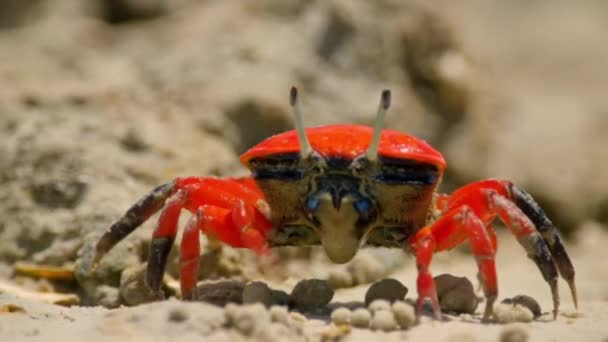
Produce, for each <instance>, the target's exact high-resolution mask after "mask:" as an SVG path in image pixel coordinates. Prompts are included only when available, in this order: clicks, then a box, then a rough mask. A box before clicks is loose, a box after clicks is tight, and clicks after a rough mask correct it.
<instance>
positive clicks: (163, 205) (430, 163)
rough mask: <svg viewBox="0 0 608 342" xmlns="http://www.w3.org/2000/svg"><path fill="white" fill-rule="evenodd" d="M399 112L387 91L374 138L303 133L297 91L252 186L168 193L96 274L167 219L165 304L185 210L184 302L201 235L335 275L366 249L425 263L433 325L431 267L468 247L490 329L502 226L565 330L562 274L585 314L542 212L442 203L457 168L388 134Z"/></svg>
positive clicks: (487, 202) (217, 185) (153, 282)
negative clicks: (313, 263)
mask: <svg viewBox="0 0 608 342" xmlns="http://www.w3.org/2000/svg"><path fill="white" fill-rule="evenodd" d="M390 102H391V96H390V91H388V90H384V91H383V92H382V95H381V99H380V104H379V107H378V112H377V116H376V120H375V124H374V127H370V126H363V125H328V126H320V127H315V128H307V129H304V126H303V124H302V114H301V110H300V106H299V100H298V91H297V89H296V88H295V87H292V88H291V92H290V103H291V106H292V108H293V112H294V116H295V126H296V129H294V130H291V131H287V132H284V133H282V134H278V135H275V136H272V137H270V138H268V139H266V140H264V141H262V142H261V143H259V144H258V145H256V146H254V147H253V148H251V149H250V150H249V151H247V152H245V153H244V154H243V155H242V156H241V157H240V160H241V162H242V163H243V164H244V165H245V166H246V167H247V168H248V169H249V170H250V171H251V176H248V177H240V178H217V177H183V178H177V179H175V180H173V181H170V182H168V183H166V184H163V185H160V186H158V187H157V188H155V189H154V190H152V191H151V192H150V193H148V194H147V195H145V196H143V197H142V198H141V199H140V200H139V201H138V202H137V203H135V204H134V205H133V206H132V207H131V208H130V209H128V210H127V211H126V213H125V214H124V215H123V216H122V217H121V218H120V219H119V220H118V221H116V222H115V223H114V224H113V225H111V227H110V228H109V229H108V230H107V231H106V232H105V233H104V234H103V235H102V237H101V238H100V240H99V241H98V243H97V244H96V247H95V255H94V257H93V264H94V265H96V264H97V263H98V262H99V261H100V259H101V257H102V256H103V255H104V254H106V253H107V252H108V251H109V250H111V249H112V248H113V247H114V245H116V244H117V243H118V242H119V241H121V240H122V239H124V238H125V237H126V236H127V235H129V234H130V233H131V232H133V231H134V230H135V229H136V228H137V227H138V226H140V225H141V224H142V223H143V222H144V221H146V220H147V219H148V218H149V217H150V216H152V215H153V214H155V213H156V212H158V211H160V210H161V209H162V212H161V213H160V216H159V219H158V224H157V226H156V229H155V230H154V232H153V235H152V240H151V245H150V252H149V259H148V263H147V273H146V279H145V281H146V284H147V285H148V287H149V288H150V289H151V290H152V291H154V292H156V293H159V292H160V291H161V285H162V278H163V274H164V271H165V265H166V262H167V257H168V255H169V252H170V250H171V248H172V245H173V243H174V240H175V238H176V233H177V231H178V218H179V216H180V212H181V211H182V210H183V209H186V210H188V211H189V212H191V213H192V214H193V215H192V216H191V218H190V219H189V221H188V222H187V224H186V225H185V228H184V230H183V235H182V241H181V250H180V286H181V295H182V298H183V299H185V300H191V299H194V298H195V290H196V285H197V274H198V269H199V264H200V258H199V257H200V240H199V237H200V236H199V234H201V233H202V234H206V235H208V236H210V237H213V238H215V239H217V240H219V241H221V242H223V243H226V244H228V245H230V246H232V247H236V248H247V249H250V250H253V251H254V252H256V253H257V254H258V255H268V253H269V252H270V250H271V248H273V247H278V246H305V245H306V246H310V245H321V246H322V247H323V249H324V251H325V253H326V254H327V256H328V257H329V259H330V260H331V261H333V262H335V263H346V262H348V261H350V260H351V259H352V258H353V257H354V256H355V254H356V253H357V251H358V250H359V249H360V248H361V247H362V246H363V245H372V246H384V247H394V248H400V249H403V250H405V251H408V252H410V253H411V254H413V255H414V256H415V258H416V266H417V268H418V276H417V282H416V284H417V290H418V299H417V302H416V313H417V315H418V316H419V315H420V314H421V312H422V308H423V304H424V303H425V302H426V301H427V300H430V302H431V305H432V309H433V314H434V316H435V317H436V318H437V319H441V310H440V306H439V302H438V299H437V293H436V289H435V284H434V279H433V276H432V275H431V271H430V264H431V259H432V257H433V254H434V253H437V252H440V251H445V250H449V249H452V248H454V247H456V246H458V245H460V244H462V243H465V242H469V244H470V247H471V250H472V254H473V257H474V259H475V261H476V263H477V267H478V278H479V282H480V286H481V288H482V289H483V292H484V295H485V299H486V301H485V303H486V304H485V310H484V313H483V320H484V321H488V320H491V318H492V317H493V304H494V302H495V300H496V298H497V295H498V282H497V275H496V265H495V255H496V250H497V246H498V243H497V239H496V235H495V230H494V228H493V226H492V222H493V221H494V220H495V218H499V219H500V220H502V222H503V223H504V224H505V226H506V227H508V229H509V230H510V232H511V233H512V234H513V235H514V236H515V238H516V239H517V241H518V242H519V243H520V244H521V245H522V246H523V248H524V249H525V251H526V253H527V255H528V257H529V258H530V259H532V260H533V261H534V263H536V265H537V266H538V268H539V270H540V273H541V274H542V277H543V278H544V280H545V281H546V282H547V283H548V285H549V287H550V290H551V294H552V300H553V314H554V318H555V317H556V316H557V313H558V309H559V293H558V274H559V275H560V276H561V277H562V278H563V279H564V280H565V281H566V282H567V284H568V285H569V287H570V291H571V295H572V298H573V302H574V305H575V307H577V308H578V301H577V293H576V286H575V281H574V274H575V272H574V267H573V265H572V262H571V260H570V257H569V256H568V253H567V252H566V249H565V247H564V244H563V243H562V240H561V238H560V235H559V232H558V230H557V229H556V227H555V226H554V225H553V223H552V222H551V220H549V218H548V217H547V215H546V214H545V213H544V211H543V210H542V209H541V208H540V206H539V205H538V204H537V202H536V201H535V200H534V199H533V198H532V197H531V196H530V195H529V194H528V193H527V192H526V191H524V190H522V189H521V188H520V187H518V186H516V185H514V184H513V183H511V182H509V181H506V180H499V179H487V180H482V181H477V182H474V183H470V184H468V185H465V186H463V187H461V188H459V189H457V190H456V191H455V192H453V193H452V194H443V193H439V192H438V191H437V188H438V185H439V184H440V182H441V179H442V175H443V173H444V170H445V168H446V162H445V160H444V158H443V156H442V155H441V153H440V152H438V151H437V150H435V149H434V148H433V147H431V146H430V145H429V144H428V143H426V142H425V141H424V140H422V139H419V138H416V137H414V136H412V135H409V134H406V133H402V132H398V131H394V130H389V129H383V128H382V125H383V121H384V116H385V113H386V111H387V109H388V108H389V106H390ZM161 293H162V292H161Z"/></svg>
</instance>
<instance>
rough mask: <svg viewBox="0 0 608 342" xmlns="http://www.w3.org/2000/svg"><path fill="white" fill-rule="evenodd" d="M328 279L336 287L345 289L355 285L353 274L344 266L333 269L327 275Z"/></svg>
mask: <svg viewBox="0 0 608 342" xmlns="http://www.w3.org/2000/svg"><path fill="white" fill-rule="evenodd" d="M327 281H328V282H329V285H331V287H332V288H334V289H343V288H347V287H353V286H354V285H355V281H354V279H353V275H352V274H351V273H350V272H349V271H348V270H347V269H344V268H338V269H334V270H331V271H330V272H329V275H328V277H327Z"/></svg>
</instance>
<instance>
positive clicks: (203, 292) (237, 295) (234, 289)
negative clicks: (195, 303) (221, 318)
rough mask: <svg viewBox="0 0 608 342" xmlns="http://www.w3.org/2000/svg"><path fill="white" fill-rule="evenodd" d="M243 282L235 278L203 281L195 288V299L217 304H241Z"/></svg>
mask: <svg viewBox="0 0 608 342" xmlns="http://www.w3.org/2000/svg"><path fill="white" fill-rule="evenodd" d="M244 288H245V284H243V282H240V281H236V280H226V281H219V282H213V283H204V284H201V285H199V286H198V288H197V299H198V300H200V301H203V302H207V303H210V304H214V305H217V306H226V304H228V303H236V304H241V303H242V302H243V290H244Z"/></svg>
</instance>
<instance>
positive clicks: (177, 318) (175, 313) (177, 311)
mask: <svg viewBox="0 0 608 342" xmlns="http://www.w3.org/2000/svg"><path fill="white" fill-rule="evenodd" d="M168 319H169V322H175V323H181V322H185V321H187V320H188V312H186V310H184V309H183V308H173V309H171V310H170V311H169V317H168Z"/></svg>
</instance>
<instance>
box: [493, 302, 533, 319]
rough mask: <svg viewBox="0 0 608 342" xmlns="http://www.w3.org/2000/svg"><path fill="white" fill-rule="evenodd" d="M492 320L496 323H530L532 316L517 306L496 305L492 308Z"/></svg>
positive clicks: (526, 310)
mask: <svg viewBox="0 0 608 342" xmlns="http://www.w3.org/2000/svg"><path fill="white" fill-rule="evenodd" d="M494 318H495V319H496V321H497V322H498V323H514V322H524V323H528V322H532V320H533V319H534V314H532V311H530V309H528V308H527V307H525V306H522V305H519V304H515V305H512V304H502V303H501V304H498V305H495V306H494Z"/></svg>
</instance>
